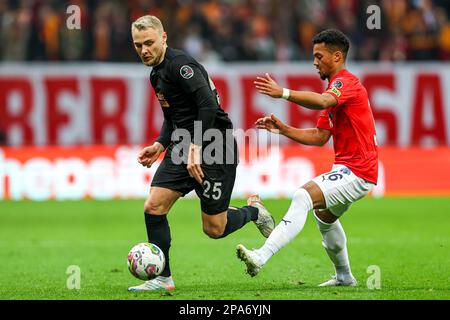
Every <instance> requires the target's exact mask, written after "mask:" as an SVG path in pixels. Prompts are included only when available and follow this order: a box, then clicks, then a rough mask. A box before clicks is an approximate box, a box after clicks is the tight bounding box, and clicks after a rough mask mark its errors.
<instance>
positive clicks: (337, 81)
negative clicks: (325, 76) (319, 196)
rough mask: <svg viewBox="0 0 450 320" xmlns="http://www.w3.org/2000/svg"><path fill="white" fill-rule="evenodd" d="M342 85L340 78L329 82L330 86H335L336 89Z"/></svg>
mask: <svg viewBox="0 0 450 320" xmlns="http://www.w3.org/2000/svg"><path fill="white" fill-rule="evenodd" d="M343 86H344V84H343V83H342V81H340V80H335V81H333V83H332V84H331V88H336V89H340V88H342V87H343Z"/></svg>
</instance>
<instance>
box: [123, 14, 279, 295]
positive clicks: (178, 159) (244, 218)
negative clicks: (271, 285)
mask: <svg viewBox="0 0 450 320" xmlns="http://www.w3.org/2000/svg"><path fill="white" fill-rule="evenodd" d="M131 33H132V37H133V43H134V47H135V49H136V52H137V53H138V55H139V57H140V58H141V60H142V62H143V63H144V64H145V65H147V66H151V67H153V69H152V71H151V74H150V81H151V84H152V87H153V89H154V90H155V93H156V96H157V98H158V100H159V102H160V104H161V107H162V110H163V113H164V123H163V126H162V129H161V132H160V135H159V137H158V138H157V139H156V141H155V142H154V143H153V144H152V145H151V146H148V147H145V148H144V149H143V150H142V151H141V152H140V154H139V157H138V161H139V163H141V164H142V165H143V166H145V167H148V168H149V167H150V166H151V165H152V164H153V163H154V162H155V161H156V160H157V159H158V157H159V155H160V154H161V153H162V152H163V151H164V150H167V151H166V154H165V156H164V159H163V161H162V163H161V164H160V166H159V167H158V169H157V171H156V173H155V176H154V177H153V180H152V183H151V189H150V194H149V196H148V198H147V200H146V202H145V205H144V212H145V214H144V216H145V225H146V228H147V236H148V241H149V242H152V243H154V244H156V245H157V246H159V247H160V248H161V250H162V251H163V252H164V255H165V257H166V266H165V269H164V270H163V272H162V273H161V275H160V276H158V277H157V278H155V279H153V280H150V281H146V282H145V283H144V284H142V285H139V286H135V287H131V288H129V290H130V291H143V290H159V289H166V290H173V289H174V288H175V285H174V282H173V279H172V276H171V271H170V262H169V248H170V243H171V236H170V228H169V223H168V221H167V214H168V213H169V210H170V208H171V207H172V205H173V204H174V203H175V201H177V200H178V199H179V198H180V197H182V196H184V195H186V194H187V193H189V192H190V191H192V190H195V192H196V193H197V195H198V197H199V198H200V205H201V210H202V222H203V231H204V232H205V233H206V234H207V235H208V236H209V237H211V238H213V239H218V238H223V237H226V236H227V235H229V234H230V233H232V232H234V231H236V230H238V229H240V228H241V227H243V226H244V225H245V224H246V223H247V222H249V221H253V222H254V223H255V224H256V226H257V227H258V229H259V230H260V232H261V233H262V234H263V235H264V236H265V237H268V236H269V234H270V233H271V232H272V230H273V228H274V227H275V222H274V220H273V218H272V216H271V215H270V213H269V212H268V211H267V210H266V209H265V208H264V206H263V204H262V203H261V200H260V199H259V197H258V196H252V197H250V198H249V199H248V201H247V204H248V206H244V207H242V208H231V207H229V203H230V198H231V193H232V190H233V186H234V180H235V176H236V167H237V163H238V155H237V147H236V142H235V140H234V138H233V136H232V130H231V129H232V127H233V126H232V123H231V120H230V119H229V117H228V115H227V114H226V113H225V112H224V111H223V110H222V108H221V107H220V105H219V101H218V95H217V90H216V89H215V87H214V84H213V82H212V81H211V79H210V78H209V76H208V73H207V72H206V70H205V69H204V68H203V66H202V65H201V64H199V63H198V62H197V61H196V60H195V59H193V58H192V57H190V56H189V55H187V54H186V53H184V52H183V51H180V50H176V49H173V48H170V47H168V46H167V44H166V40H167V34H166V32H164V29H163V25H162V23H161V21H160V20H159V19H158V18H156V17H155V16H143V17H140V18H139V19H137V20H136V21H135V22H133V24H132V26H131ZM195 124H197V125H198V124H200V125H201V128H200V127H199V126H197V129H198V130H196V127H195ZM199 130H200V131H199ZM195 131H197V132H195ZM207 132H210V133H216V134H218V136H217V135H216V136H215V137H218V138H217V141H216V140H214V141H211V142H208V141H206V142H205V141H203V139H202V137H203V134H206V133H207ZM186 133H187V134H188V136H189V139H188V141H187V143H186V139H181V140H180V141H178V140H177V138H176V137H177V136H184V137H186V136H185V135H184V134H186ZM227 135H231V137H230V136H227ZM173 137H174V138H173ZM205 137H206V136H205ZM205 140H207V139H205ZM220 140H221V141H222V143H220V144H219V148H214V150H215V152H216V153H215V155H214V156H211V159H210V160H217V158H219V159H218V161H208V162H207V161H205V162H202V160H204V156H205V154H206V149H207V148H206V147H208V146H211V144H212V143H213V142H214V143H216V146H217V143H218V141H220ZM230 141H231V142H230ZM182 150H185V151H186V152H184V153H183V152H181V151H182ZM203 150H205V152H202V151H203ZM212 153H213V152H212ZM216 156H217V157H216ZM229 160H231V161H229Z"/></svg>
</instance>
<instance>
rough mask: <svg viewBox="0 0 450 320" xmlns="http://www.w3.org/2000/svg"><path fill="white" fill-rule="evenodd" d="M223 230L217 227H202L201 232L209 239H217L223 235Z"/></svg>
mask: <svg viewBox="0 0 450 320" xmlns="http://www.w3.org/2000/svg"><path fill="white" fill-rule="evenodd" d="M224 229H225V228H223V227H221V226H219V225H211V224H208V225H203V232H204V233H205V234H206V235H207V236H208V237H210V238H211V239H219V238H220V237H221V236H222V235H223V232H224V231H225V230H224Z"/></svg>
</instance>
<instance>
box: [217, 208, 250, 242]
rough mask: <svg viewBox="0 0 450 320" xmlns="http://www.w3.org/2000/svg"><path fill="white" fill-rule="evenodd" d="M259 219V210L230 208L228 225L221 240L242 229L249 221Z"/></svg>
mask: <svg viewBox="0 0 450 320" xmlns="http://www.w3.org/2000/svg"><path fill="white" fill-rule="evenodd" d="M257 219H258V209H257V208H255V207H252V206H245V207H242V208H228V211H227V225H226V226H225V230H224V231H223V234H222V235H221V236H220V238H224V237H226V236H227V235H229V234H230V233H233V232H234V231H236V230H238V229H240V228H242V227H243V226H244V225H245V224H246V223H247V222H249V221H256V220H257Z"/></svg>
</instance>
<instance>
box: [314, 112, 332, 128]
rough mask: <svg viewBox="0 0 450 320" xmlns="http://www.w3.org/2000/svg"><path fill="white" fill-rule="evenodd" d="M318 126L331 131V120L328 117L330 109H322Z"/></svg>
mask: <svg viewBox="0 0 450 320" xmlns="http://www.w3.org/2000/svg"><path fill="white" fill-rule="evenodd" d="M316 128H319V129H325V130H330V131H331V126H330V120H329V118H328V111H327V110H322V112H321V113H320V115H319V119H318V120H317V125H316Z"/></svg>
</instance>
